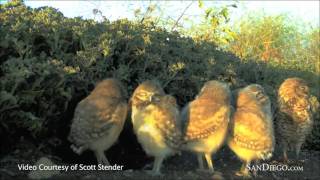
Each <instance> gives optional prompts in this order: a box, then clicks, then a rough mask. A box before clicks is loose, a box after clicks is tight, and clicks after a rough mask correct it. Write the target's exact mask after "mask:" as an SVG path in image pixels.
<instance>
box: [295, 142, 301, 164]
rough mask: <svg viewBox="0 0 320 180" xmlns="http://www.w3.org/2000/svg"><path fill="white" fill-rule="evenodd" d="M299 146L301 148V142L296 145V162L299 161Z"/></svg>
mask: <svg viewBox="0 0 320 180" xmlns="http://www.w3.org/2000/svg"><path fill="white" fill-rule="evenodd" d="M301 146H302V143H301V142H298V143H297V144H296V158H297V160H299V154H300V150H301Z"/></svg>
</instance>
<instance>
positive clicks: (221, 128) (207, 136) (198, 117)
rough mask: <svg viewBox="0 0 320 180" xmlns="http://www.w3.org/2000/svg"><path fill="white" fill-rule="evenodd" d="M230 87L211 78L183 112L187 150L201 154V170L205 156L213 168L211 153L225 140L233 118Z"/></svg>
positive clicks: (199, 157)
mask: <svg viewBox="0 0 320 180" xmlns="http://www.w3.org/2000/svg"><path fill="white" fill-rule="evenodd" d="M230 96H231V93H230V89H229V87H228V85H227V84H225V83H222V82H218V81H208V82H206V83H205V84H204V86H203V88H202V89H201V91H200V93H199V95H198V96H197V97H196V99H195V100H193V101H192V102H190V103H189V104H188V105H186V107H184V108H183V110H182V112H181V117H182V120H183V122H184V130H183V134H184V143H185V145H184V149H186V150H189V151H192V152H195V153H197V156H198V163H199V167H200V169H203V168H204V167H203V159H202V158H203V155H204V157H205V158H206V161H207V164H208V168H209V170H210V171H213V165H212V159H211V155H212V154H213V153H215V152H216V151H217V150H218V149H219V148H220V147H221V145H222V144H223V143H224V140H225V137H226V134H227V129H228V123H229V118H230V111H231V109H230Z"/></svg>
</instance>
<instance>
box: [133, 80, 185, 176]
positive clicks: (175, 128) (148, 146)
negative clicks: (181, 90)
mask: <svg viewBox="0 0 320 180" xmlns="http://www.w3.org/2000/svg"><path fill="white" fill-rule="evenodd" d="M131 104H132V114H131V119H132V124H133V129H134V132H135V134H136V136H137V138H138V141H139V143H140V144H141V146H142V147H143V149H144V151H145V152H146V153H147V154H148V155H150V156H153V157H155V162H154V166H153V169H152V174H153V175H157V174H160V169H161V164H162V161H163V160H164V158H166V157H167V156H170V155H173V154H174V153H175V152H176V150H177V149H179V146H180V142H181V140H180V139H181V132H180V129H179V124H178V123H179V110H178V106H177V104H176V100H175V98H174V97H173V96H170V95H165V93H164V91H163V90H162V88H161V87H160V85H159V84H158V83H156V82H153V81H145V82H143V83H142V84H140V85H139V86H138V87H137V88H136V90H135V91H134V93H133V95H132V98H131Z"/></svg>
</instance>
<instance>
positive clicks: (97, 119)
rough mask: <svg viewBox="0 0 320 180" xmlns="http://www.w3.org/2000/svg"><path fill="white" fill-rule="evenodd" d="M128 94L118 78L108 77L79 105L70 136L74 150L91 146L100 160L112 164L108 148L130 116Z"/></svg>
mask: <svg viewBox="0 0 320 180" xmlns="http://www.w3.org/2000/svg"><path fill="white" fill-rule="evenodd" d="M125 94H126V92H125V91H124V90H123V87H122V85H121V84H120V82H119V81H118V80H116V79H106V80H104V81H102V82H100V83H99V84H98V85H97V86H96V87H95V89H94V90H93V91H92V92H91V93H90V95H89V96H88V97H86V98H85V99H83V100H82V101H81V102H80V103H79V104H78V105H77V107H76V110H75V113H74V118H73V121H72V125H71V130H70V134H69V137H68V139H69V141H70V142H72V143H73V145H72V146H71V148H72V149H73V150H74V152H76V153H77V154H81V153H82V152H83V151H84V150H87V149H90V150H92V151H94V153H95V155H96V157H97V161H98V163H102V164H109V162H108V160H107V158H106V157H105V155H104V151H105V150H107V149H108V148H109V147H110V146H112V145H113V144H114V142H115V141H116V140H117V139H118V136H119V134H120V132H121V131H122V128H123V125H124V122H125V119H126V116H127V102H126V100H125Z"/></svg>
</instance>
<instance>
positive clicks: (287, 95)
mask: <svg viewBox="0 0 320 180" xmlns="http://www.w3.org/2000/svg"><path fill="white" fill-rule="evenodd" d="M278 95H279V97H280V98H282V99H283V100H284V102H288V101H290V99H298V98H309V87H308V85H307V83H306V82H305V81H304V80H303V79H301V78H296V77H295V78H288V79H286V80H285V81H284V82H283V83H282V84H281V85H280V88H279V91H278Z"/></svg>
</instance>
